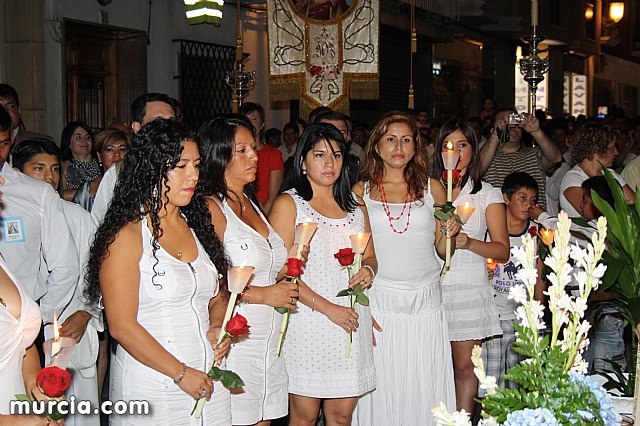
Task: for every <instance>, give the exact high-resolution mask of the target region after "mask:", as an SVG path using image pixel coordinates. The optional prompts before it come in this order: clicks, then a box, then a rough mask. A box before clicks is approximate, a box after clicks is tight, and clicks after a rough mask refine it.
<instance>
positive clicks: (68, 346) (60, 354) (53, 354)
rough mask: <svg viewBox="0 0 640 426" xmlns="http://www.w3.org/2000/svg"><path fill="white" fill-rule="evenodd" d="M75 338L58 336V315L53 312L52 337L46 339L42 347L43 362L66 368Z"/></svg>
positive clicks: (74, 344)
mask: <svg viewBox="0 0 640 426" xmlns="http://www.w3.org/2000/svg"><path fill="white" fill-rule="evenodd" d="M76 344H77V342H76V340H75V339H72V338H70V337H64V336H60V327H59V325H58V315H57V314H56V312H55V311H54V312H53V338H52V339H47V340H46V341H45V342H44V343H43V345H42V347H43V350H44V354H45V364H46V365H47V366H56V367H59V368H61V369H63V370H66V368H67V365H68V364H69V361H70V360H71V356H72V355H73V352H74V351H75V348H76Z"/></svg>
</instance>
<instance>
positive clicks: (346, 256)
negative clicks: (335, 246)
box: [333, 247, 356, 266]
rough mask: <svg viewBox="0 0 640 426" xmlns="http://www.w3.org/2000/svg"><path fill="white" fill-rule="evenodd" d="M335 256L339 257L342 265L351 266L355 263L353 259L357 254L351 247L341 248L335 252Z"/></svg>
mask: <svg viewBox="0 0 640 426" xmlns="http://www.w3.org/2000/svg"><path fill="white" fill-rule="evenodd" d="M333 257H335V258H336V259H338V262H340V265H342V266H351V265H353V260H354V259H355V257H356V254H355V253H354V251H353V249H352V248H351V247H349V248H343V249H340V251H339V252H337V253H336V254H334V255H333Z"/></svg>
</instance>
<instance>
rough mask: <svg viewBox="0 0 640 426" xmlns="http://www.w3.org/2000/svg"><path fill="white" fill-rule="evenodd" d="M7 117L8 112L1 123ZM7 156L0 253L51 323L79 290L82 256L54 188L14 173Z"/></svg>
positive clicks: (3, 157) (0, 173)
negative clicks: (79, 259)
mask: <svg viewBox="0 0 640 426" xmlns="http://www.w3.org/2000/svg"><path fill="white" fill-rule="evenodd" d="M3 112H4V113H6V111H5V110H4V108H2V111H1V112H0V122H1V121H2V117H1V116H3V115H4V114H3ZM1 127H2V125H0V128H1ZM0 133H1V132H0ZM6 154H7V153H5V150H0V155H1V157H0V163H1V164H2V169H1V170H0V176H2V177H3V178H4V180H5V184H4V185H3V186H2V193H3V200H2V203H3V212H2V216H3V217H2V227H1V232H2V241H0V252H2V255H3V257H4V258H5V260H6V262H7V264H8V265H9V267H10V268H11V272H13V274H14V275H15V276H16V277H17V278H18V279H19V280H20V282H21V283H22V285H24V287H25V288H26V289H27V291H29V294H30V295H31V297H33V299H35V300H36V301H38V302H39V304H40V310H41V312H42V320H43V322H44V323H45V324H47V323H51V322H53V311H54V310H57V312H58V314H60V313H62V312H63V311H64V310H65V309H66V308H67V307H68V306H69V303H70V302H71V300H72V298H73V295H74V293H75V291H76V285H77V283H78V278H79V275H80V266H79V262H78V256H77V255H76V252H75V245H74V242H73V239H72V237H71V233H70V232H69V227H68V226H67V221H66V219H65V216H64V213H63V211H62V206H61V204H62V201H61V199H60V197H59V196H58V194H57V193H56V192H55V191H54V190H53V188H52V187H51V185H48V184H46V183H43V182H40V181H38V180H35V179H32V178H30V177H28V176H26V175H24V174H22V173H20V172H18V171H16V170H14V169H13V168H12V167H11V166H10V165H9V164H7V163H6ZM43 269H46V270H43Z"/></svg>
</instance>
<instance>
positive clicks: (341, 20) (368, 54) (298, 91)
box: [267, 0, 379, 117]
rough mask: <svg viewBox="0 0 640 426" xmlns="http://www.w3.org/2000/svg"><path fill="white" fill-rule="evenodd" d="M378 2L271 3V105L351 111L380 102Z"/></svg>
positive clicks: (299, 0)
mask: <svg viewBox="0 0 640 426" xmlns="http://www.w3.org/2000/svg"><path fill="white" fill-rule="evenodd" d="M378 2H379V0H268V2H267V5H268V6H267V8H268V18H267V19H268V32H269V71H270V76H269V86H270V87H269V89H270V95H271V100H272V101H287V100H292V99H300V115H301V116H303V117H307V115H308V114H309V112H310V111H311V110H313V109H314V108H316V107H319V106H327V107H329V108H332V109H335V110H340V111H343V112H348V111H349V99H350V98H351V99H377V98H378V39H379V37H378V36H379V17H378V11H379V7H378V5H379V3H378Z"/></svg>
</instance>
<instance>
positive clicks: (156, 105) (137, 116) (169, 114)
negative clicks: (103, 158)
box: [91, 93, 175, 225]
mask: <svg viewBox="0 0 640 426" xmlns="http://www.w3.org/2000/svg"><path fill="white" fill-rule="evenodd" d="M131 118H132V120H133V121H132V122H131V131H133V134H136V135H137V134H138V132H139V131H140V129H141V128H142V126H144V125H145V124H147V123H148V122H150V121H153V120H155V119H156V118H175V111H174V106H173V102H172V101H171V98H170V97H168V96H167V95H165V94H163V93H145V94H144V95H142V96H138V97H137V98H136V100H134V101H133V103H132V104H131ZM118 164H121V163H118ZM118 164H115V165H113V166H111V167H109V170H107V171H106V173H105V174H104V177H103V178H102V181H101V182H100V186H99V187H98V192H97V193H96V198H95V200H94V202H93V208H92V209H91V217H92V218H93V221H94V222H95V224H96V225H100V224H101V223H102V220H103V219H104V215H105V214H106V213H107V210H108V209H109V204H110V203H111V198H113V190H114V189H115V187H116V182H117V180H118V171H119V170H120V169H119V167H121V166H118Z"/></svg>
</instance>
